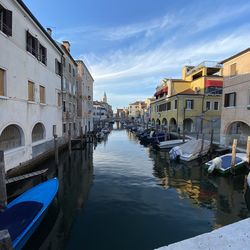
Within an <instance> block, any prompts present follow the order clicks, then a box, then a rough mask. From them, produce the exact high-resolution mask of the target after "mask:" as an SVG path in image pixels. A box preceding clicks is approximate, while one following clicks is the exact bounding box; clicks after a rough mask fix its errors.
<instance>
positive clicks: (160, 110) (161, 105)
mask: <svg viewBox="0 0 250 250" xmlns="http://www.w3.org/2000/svg"><path fill="white" fill-rule="evenodd" d="M166 110H167V104H166V103H164V104H160V105H159V112H162V111H166Z"/></svg>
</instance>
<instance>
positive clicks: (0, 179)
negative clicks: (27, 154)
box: [0, 150, 7, 210]
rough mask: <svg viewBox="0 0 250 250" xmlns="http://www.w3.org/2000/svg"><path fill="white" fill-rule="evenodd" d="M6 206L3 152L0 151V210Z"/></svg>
mask: <svg viewBox="0 0 250 250" xmlns="http://www.w3.org/2000/svg"><path fill="white" fill-rule="evenodd" d="M6 205H7V191H6V182H5V165H4V151H2V150H0V210H1V209H2V208H4V207H5V206H6Z"/></svg>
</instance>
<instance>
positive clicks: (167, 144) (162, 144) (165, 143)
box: [155, 139, 187, 149]
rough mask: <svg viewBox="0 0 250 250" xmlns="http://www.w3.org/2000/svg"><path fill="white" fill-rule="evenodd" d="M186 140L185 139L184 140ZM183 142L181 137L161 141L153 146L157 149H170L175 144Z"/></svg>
mask: <svg viewBox="0 0 250 250" xmlns="http://www.w3.org/2000/svg"><path fill="white" fill-rule="evenodd" d="M186 142H187V140H186ZM183 143H185V142H183V139H176V140H168V141H162V142H159V143H157V144H156V145H155V147H156V148H157V149H171V148H173V147H175V146H179V145H181V144H183Z"/></svg>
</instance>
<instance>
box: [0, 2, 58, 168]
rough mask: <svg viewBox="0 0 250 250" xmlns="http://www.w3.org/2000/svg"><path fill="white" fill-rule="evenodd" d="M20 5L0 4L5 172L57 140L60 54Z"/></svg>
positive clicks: (0, 126) (0, 134)
mask: <svg viewBox="0 0 250 250" xmlns="http://www.w3.org/2000/svg"><path fill="white" fill-rule="evenodd" d="M49 31H50V30H48V31H46V30H45V29H44V28H43V27H42V26H41V24H40V23H39V22H38V20H37V19H36V18H35V17H34V16H33V15H32V14H31V12H30V10H29V9H28V8H27V7H26V6H25V4H24V3H23V1H20V0H12V1H9V0H1V5H0V33H1V34H0V51H1V52H0V53H1V56H0V149H1V150H4V151H5V167H6V171H8V170H9V169H11V168H13V167H15V166H17V165H19V164H21V163H23V162H25V161H27V160H30V159H33V158H35V157H36V156H38V155H39V156H40V155H41V154H43V153H44V152H46V151H47V150H50V149H52V148H53V145H54V144H53V125H56V133H57V135H58V136H59V137H61V136H62V107H61V104H62V103H61V71H60V67H59V68H58V67H57V66H60V65H61V57H62V54H63V52H62V50H61V48H60V47H59V46H58V45H57V44H56V43H55V42H54V40H53V39H52V38H51V36H50V33H49Z"/></svg>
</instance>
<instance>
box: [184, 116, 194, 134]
mask: <svg viewBox="0 0 250 250" xmlns="http://www.w3.org/2000/svg"><path fill="white" fill-rule="evenodd" d="M183 127H184V130H185V131H187V132H192V131H193V129H194V122H193V120H192V119H191V118H186V119H185V120H184V121H183Z"/></svg>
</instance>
